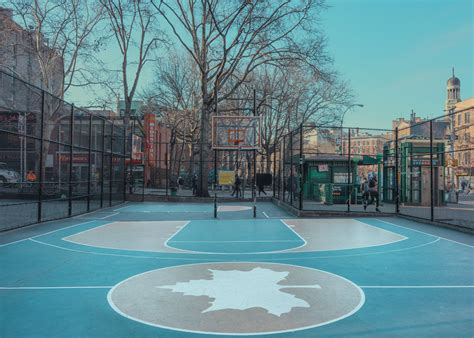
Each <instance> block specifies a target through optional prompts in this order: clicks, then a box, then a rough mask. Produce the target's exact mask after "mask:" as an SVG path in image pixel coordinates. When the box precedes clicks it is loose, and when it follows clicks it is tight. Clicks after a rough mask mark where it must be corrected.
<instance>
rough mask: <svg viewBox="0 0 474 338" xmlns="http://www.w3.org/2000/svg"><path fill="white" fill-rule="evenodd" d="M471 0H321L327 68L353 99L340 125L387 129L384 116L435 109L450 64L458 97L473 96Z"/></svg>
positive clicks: (438, 111) (435, 112) (440, 101)
mask: <svg viewBox="0 0 474 338" xmlns="http://www.w3.org/2000/svg"><path fill="white" fill-rule="evenodd" d="M473 3H474V2H473V1H472V0H443V1H441V0H328V4H329V5H330V6H331V8H329V10H328V11H327V12H326V13H325V14H324V16H323V18H324V23H323V27H324V29H325V31H326V34H327V36H328V39H329V45H328V47H329V51H330V53H331V54H332V56H333V57H334V58H335V68H336V69H337V70H338V71H339V72H340V73H341V75H342V76H343V77H344V78H345V79H347V80H348V81H350V83H351V85H352V88H353V89H354V91H355V93H356V95H357V102H360V103H362V104H364V106H365V107H364V108H354V110H351V111H349V112H348V113H347V114H346V119H345V121H344V125H347V126H356V127H390V123H391V120H392V119H394V118H396V117H400V116H405V117H409V114H410V111H411V109H413V110H414V111H415V112H416V113H417V115H418V116H421V117H427V116H430V117H435V116H438V115H441V114H443V109H444V101H445V99H446V81H447V79H448V78H449V77H450V76H451V67H453V66H454V67H455V74H456V76H457V77H459V79H460V80H461V98H462V99H466V98H468V97H473V96H474V89H473V86H474V84H473V81H474V21H473V20H474V5H473Z"/></svg>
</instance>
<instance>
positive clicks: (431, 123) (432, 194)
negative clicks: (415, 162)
mask: <svg viewBox="0 0 474 338" xmlns="http://www.w3.org/2000/svg"><path fill="white" fill-rule="evenodd" d="M433 170H434V168H433V120H430V191H431V202H430V203H431V221H432V222H433V221H434V175H433Z"/></svg>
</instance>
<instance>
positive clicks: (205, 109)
mask: <svg viewBox="0 0 474 338" xmlns="http://www.w3.org/2000/svg"><path fill="white" fill-rule="evenodd" d="M212 110H213V107H212V101H210V100H205V101H204V103H203V106H202V114H201V137H200V151H201V154H200V164H199V165H200V168H201V170H200V174H201V176H200V184H199V185H198V191H197V195H198V196H200V197H209V189H208V174H209V166H208V162H209V159H210V147H209V140H210V136H211V135H210V118H209V117H210V115H211V113H212Z"/></svg>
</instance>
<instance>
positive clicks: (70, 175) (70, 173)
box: [68, 103, 74, 217]
mask: <svg viewBox="0 0 474 338" xmlns="http://www.w3.org/2000/svg"><path fill="white" fill-rule="evenodd" d="M70 119H71V120H70V121H69V128H70V129H69V142H70V143H69V144H70V148H69V200H68V215H69V217H71V216H72V155H73V149H72V145H73V144H74V142H73V137H74V129H73V128H74V103H73V104H72V105H71V117H70Z"/></svg>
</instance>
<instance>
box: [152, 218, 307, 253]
mask: <svg viewBox="0 0 474 338" xmlns="http://www.w3.org/2000/svg"><path fill="white" fill-rule="evenodd" d="M195 221H202V220H195ZM222 221H224V222H225V221H235V220H222ZM280 221H281V222H282V223H283V224H284V225H285V226H286V227H287V228H289V229H290V230H291V231H293V232H294V233H295V234H296V235H297V236H298V237H299V238H301V239H302V241H303V244H302V245H300V246H298V247H294V248H289V249H283V250H275V251H257V252H211V251H195V250H187V249H180V248H176V247H174V246H169V245H167V243H169V242H176V243H179V242H180V241H172V240H171V239H172V238H173V237H174V236H176V235H177V234H178V233H179V232H180V231H181V230H183V228H184V227H185V226H187V225H188V224H189V223H191V222H192V221H188V223H187V224H186V225H184V226H183V228H181V229H179V230H178V231H177V232H176V233H175V234H174V235H173V236H171V237H170V238H168V240H166V242H165V246H166V247H168V248H170V249H174V250H179V251H181V252H183V253H188V254H192V255H197V254H201V255H261V254H274V253H285V252H287V251H290V250H295V249H298V248H301V247H303V246H305V245H306V241H305V240H304V238H302V237H301V236H300V235H298V234H297V233H296V232H295V231H294V230H293V229H291V228H290V227H289V226H288V225H286V223H285V222H283V220H282V219H280ZM196 242H197V243H199V242H200V241H196ZM251 242H255V241H251ZM270 242H274V241H270ZM216 243H221V241H216ZM155 252H157V251H155Z"/></svg>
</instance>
